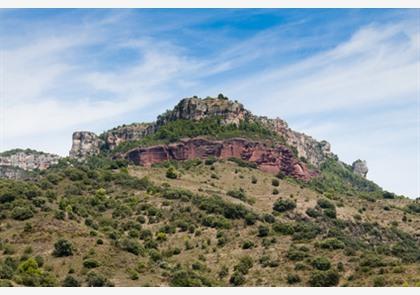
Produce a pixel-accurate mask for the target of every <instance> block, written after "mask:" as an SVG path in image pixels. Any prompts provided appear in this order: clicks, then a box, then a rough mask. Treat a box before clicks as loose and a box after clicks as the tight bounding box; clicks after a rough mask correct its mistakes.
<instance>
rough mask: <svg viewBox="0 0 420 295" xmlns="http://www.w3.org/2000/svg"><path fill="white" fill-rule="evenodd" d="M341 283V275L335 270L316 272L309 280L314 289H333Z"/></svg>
mask: <svg viewBox="0 0 420 295" xmlns="http://www.w3.org/2000/svg"><path fill="white" fill-rule="evenodd" d="M339 282H340V275H339V274H338V273H337V272H336V271H334V270H327V271H319V270H317V271H314V272H313V273H312V274H311V276H310V278H309V282H308V283H309V285H310V286H312V287H333V286H337V285H338V283H339Z"/></svg>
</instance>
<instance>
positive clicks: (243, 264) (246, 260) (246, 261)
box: [233, 256, 254, 275]
mask: <svg viewBox="0 0 420 295" xmlns="http://www.w3.org/2000/svg"><path fill="white" fill-rule="evenodd" d="M253 265H254V261H253V260H252V258H251V257H250V256H244V257H241V259H240V260H239V263H238V264H236V265H235V266H234V268H233V270H234V271H235V272H239V273H242V274H244V275H246V274H247V273H248V272H249V270H250V269H251V268H252V267H253Z"/></svg>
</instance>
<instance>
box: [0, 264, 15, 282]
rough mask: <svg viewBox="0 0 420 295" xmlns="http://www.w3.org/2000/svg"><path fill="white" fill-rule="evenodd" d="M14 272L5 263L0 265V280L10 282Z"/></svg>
mask: <svg viewBox="0 0 420 295" xmlns="http://www.w3.org/2000/svg"><path fill="white" fill-rule="evenodd" d="M13 273H14V270H13V268H12V267H10V266H9V265H7V264H5V263H1V264H0V279H8V280H10V279H11V278H12V277H13Z"/></svg>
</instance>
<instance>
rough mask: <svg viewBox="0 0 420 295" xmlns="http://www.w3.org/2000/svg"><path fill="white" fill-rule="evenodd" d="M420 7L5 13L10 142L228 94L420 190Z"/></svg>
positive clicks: (61, 146) (1, 59)
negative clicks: (194, 98)
mask: <svg viewBox="0 0 420 295" xmlns="http://www.w3.org/2000/svg"><path fill="white" fill-rule="evenodd" d="M419 28H420V10H386V9H371V10H370V9H362V10H357V9H350V10H349V9H330V10H323V9H315V10H313V9H272V10H269V9H259V10H256V9H255V10H254V9H253V10H250V9H237V10H229V9H190V10H181V9H178V10H170V9H137V10H124V9H117V10H104V9H95V10H77V9H76V10H70V9H66V10H54V9H35V10H0V50H1V55H0V75H1V76H0V77H1V79H0V81H1V84H0V85H1V86H0V88H1V94H0V98H1V99H0V123H1V125H0V132H1V136H0V151H2V150H7V149H10V148H15V147H30V148H36V149H39V150H44V151H47V152H52V153H58V154H61V155H67V154H68V151H69V149H70V145H71V134H72V132H73V131H74V130H91V131H95V132H98V133H100V132H102V131H104V130H107V129H109V128H112V127H114V126H116V125H120V124H124V123H131V122H141V121H152V120H154V119H155V117H156V116H157V115H158V114H160V113H162V112H163V111H165V110H166V109H170V108H172V107H173V105H174V104H175V103H176V102H177V101H178V100H179V99H181V98H183V97H189V96H192V95H198V96H201V97H205V96H215V95H217V94H218V93H220V92H221V93H224V94H225V95H227V96H228V97H230V98H232V99H237V100H239V101H241V102H242V103H243V104H244V105H245V107H246V108H248V109H250V110H251V111H252V112H254V113H256V114H258V115H267V116H269V117H280V118H283V119H285V120H286V121H287V122H288V123H289V125H290V126H291V127H292V128H293V129H295V130H298V131H302V132H305V133H307V134H309V135H311V136H313V137H315V138H317V139H319V140H321V139H325V140H327V141H329V142H330V143H331V144H332V150H333V152H334V153H336V154H338V155H339V157H340V159H341V160H343V161H345V162H348V163H351V162H352V161H353V160H355V159H358V158H361V159H365V160H366V161H367V162H368V166H369V169H370V171H369V174H368V178H370V179H372V180H374V181H375V182H377V183H378V184H379V185H381V186H382V187H384V188H385V189H388V190H391V191H394V192H396V193H399V194H405V195H407V196H410V197H417V196H419V195H420V193H419V179H420V172H419V169H420V168H419V167H420V157H419V153H418V150H419V149H420V147H419V137H420V135H419V132H420V131H419V100H420V85H419V84H420V82H419V81H420V54H419V52H420V29H419Z"/></svg>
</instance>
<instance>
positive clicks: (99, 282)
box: [86, 271, 114, 287]
mask: <svg viewBox="0 0 420 295" xmlns="http://www.w3.org/2000/svg"><path fill="white" fill-rule="evenodd" d="M86 283H87V285H88V286H89V287H113V286H114V284H113V283H112V282H110V281H109V280H108V279H107V278H106V277H105V276H103V275H101V274H98V273H96V272H94V271H91V272H89V273H88V274H87V278H86Z"/></svg>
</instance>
